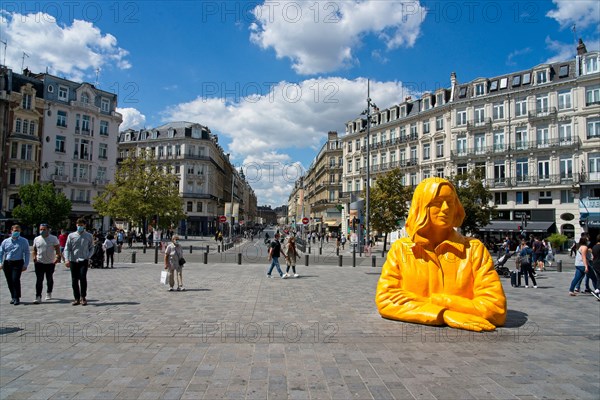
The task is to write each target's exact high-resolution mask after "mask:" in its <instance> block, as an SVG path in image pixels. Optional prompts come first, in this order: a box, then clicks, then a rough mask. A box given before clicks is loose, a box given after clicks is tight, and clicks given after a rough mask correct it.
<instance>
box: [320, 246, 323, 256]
mask: <svg viewBox="0 0 600 400" xmlns="http://www.w3.org/2000/svg"><path fill="white" fill-rule="evenodd" d="M319 255H320V256H321V255H323V248H322V247H319Z"/></svg>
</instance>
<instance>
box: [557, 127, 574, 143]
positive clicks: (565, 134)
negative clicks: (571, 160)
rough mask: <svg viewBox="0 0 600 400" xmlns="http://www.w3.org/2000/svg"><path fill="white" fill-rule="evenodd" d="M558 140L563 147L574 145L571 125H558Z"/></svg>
mask: <svg viewBox="0 0 600 400" xmlns="http://www.w3.org/2000/svg"><path fill="white" fill-rule="evenodd" d="M558 140H559V144H561V145H568V144H572V143H573V133H572V131H571V123H568V124H558Z"/></svg>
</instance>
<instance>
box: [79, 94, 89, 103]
mask: <svg viewBox="0 0 600 400" xmlns="http://www.w3.org/2000/svg"><path fill="white" fill-rule="evenodd" d="M81 102H82V103H83V104H89V102H90V96H88V94H87V93H83V94H82V95H81Z"/></svg>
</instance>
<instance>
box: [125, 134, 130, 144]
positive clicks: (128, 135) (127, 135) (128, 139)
mask: <svg viewBox="0 0 600 400" xmlns="http://www.w3.org/2000/svg"><path fill="white" fill-rule="evenodd" d="M130 140H131V134H129V133H126V134H125V141H126V142H129V141H130Z"/></svg>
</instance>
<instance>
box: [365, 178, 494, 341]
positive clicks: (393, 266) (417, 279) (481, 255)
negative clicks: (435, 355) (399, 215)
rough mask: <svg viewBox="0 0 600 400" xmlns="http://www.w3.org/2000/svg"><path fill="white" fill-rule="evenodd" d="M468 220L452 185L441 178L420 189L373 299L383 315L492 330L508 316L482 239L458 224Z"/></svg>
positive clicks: (414, 321) (396, 318)
mask: <svg viewBox="0 0 600 400" xmlns="http://www.w3.org/2000/svg"><path fill="white" fill-rule="evenodd" d="M464 218H465V211H464V209H463V207H462V204H460V200H459V199H458V196H457V194H456V190H455V189H454V186H452V184H451V183H450V182H448V181H447V180H445V179H441V178H428V179H425V180H423V181H422V182H421V183H420V184H419V185H418V186H417V188H416V190H415V193H414V195H413V199H412V204H411V207H410V210H409V212H408V218H407V220H406V232H407V233H408V237H407V238H403V239H399V240H397V241H396V242H394V244H393V245H392V248H391V249H390V252H389V253H388V256H387V260H386V262H385V264H384V265H383V270H382V271H381V277H380V278H379V283H378V285H377V294H376V296H375V303H376V304H377V308H378V309H379V313H380V314H381V316H382V317H384V318H389V319H395V320H399V321H405V322H413V323H418V324H425V325H448V326H450V327H453V328H460V329H467V330H471V331H490V330H494V329H495V328H496V327H497V326H502V325H503V324H504V322H505V320H506V296H505V295H504V290H503V289H502V283H501V282H500V278H499V277H498V274H497V273H496V271H495V270H494V263H493V261H492V258H491V256H490V253H489V252H488V251H487V249H486V248H485V246H484V245H483V243H481V242H480V241H479V240H477V239H473V238H468V237H464V236H462V235H461V234H459V233H458V232H456V231H455V229H454V228H456V227H459V226H460V225H461V224H462V221H463V219H464Z"/></svg>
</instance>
